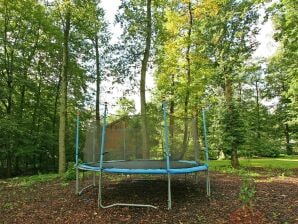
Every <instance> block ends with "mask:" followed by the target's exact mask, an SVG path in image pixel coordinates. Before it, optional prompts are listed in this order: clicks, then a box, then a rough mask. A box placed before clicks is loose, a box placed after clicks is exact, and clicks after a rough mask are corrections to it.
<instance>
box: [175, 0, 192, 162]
mask: <svg viewBox="0 0 298 224" xmlns="http://www.w3.org/2000/svg"><path fill="white" fill-rule="evenodd" d="M188 22H189V24H188V25H189V27H188V32H187V49H186V63H187V65H186V66H187V68H186V79H187V84H186V94H185V99H184V115H185V116H186V117H187V115H188V104H189V96H190V91H189V86H190V84H191V70H190V65H191V61H190V48H191V33H192V26H193V15H192V9H191V1H189V2H188ZM188 122H189V121H188V119H185V121H184V133H183V143H182V153H181V154H180V156H179V158H178V159H182V158H183V157H184V154H185V152H186V150H187V146H188Z"/></svg>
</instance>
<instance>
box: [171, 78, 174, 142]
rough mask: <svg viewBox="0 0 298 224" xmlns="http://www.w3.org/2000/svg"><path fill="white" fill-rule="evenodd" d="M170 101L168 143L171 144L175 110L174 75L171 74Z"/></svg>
mask: <svg viewBox="0 0 298 224" xmlns="http://www.w3.org/2000/svg"><path fill="white" fill-rule="evenodd" d="M171 87H172V88H171V98H172V99H171V102H170V144H173V140H174V125H175V124H174V117H173V114H174V111H175V102H174V88H175V77H174V74H172V84H171Z"/></svg>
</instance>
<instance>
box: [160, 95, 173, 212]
mask: <svg viewBox="0 0 298 224" xmlns="http://www.w3.org/2000/svg"><path fill="white" fill-rule="evenodd" d="M162 109H163V118H164V129H165V138H166V139H165V140H166V142H165V143H166V159H167V173H168V209H171V208H172V197H171V174H170V173H169V170H170V153H169V133H168V126H167V105H166V102H165V100H164V101H163V103H162Z"/></svg>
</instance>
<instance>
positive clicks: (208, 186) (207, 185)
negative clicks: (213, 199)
mask: <svg viewBox="0 0 298 224" xmlns="http://www.w3.org/2000/svg"><path fill="white" fill-rule="evenodd" d="M206 191H207V196H208V197H209V196H210V178H209V170H207V171H206Z"/></svg>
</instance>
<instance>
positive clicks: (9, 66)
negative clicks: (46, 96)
mask: <svg viewBox="0 0 298 224" xmlns="http://www.w3.org/2000/svg"><path fill="white" fill-rule="evenodd" d="M7 4H8V2H7V1H4V8H5V10H4V27H3V28H4V30H3V34H4V35H3V48H4V60H3V61H4V69H5V73H6V84H7V103H6V106H5V107H6V113H7V117H8V119H10V120H11V119H12V107H13V80H14V76H13V58H14V52H13V50H12V49H9V46H8V35H7V34H8V25H9V18H8V14H9V12H8V9H7ZM3 73H4V72H3ZM13 143H14V136H13V135H10V136H9V138H8V144H7V154H6V155H7V157H6V161H7V169H6V176H7V177H11V175H12V158H13Z"/></svg>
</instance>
